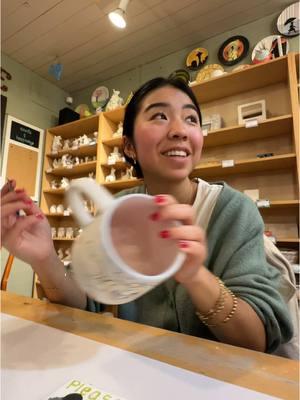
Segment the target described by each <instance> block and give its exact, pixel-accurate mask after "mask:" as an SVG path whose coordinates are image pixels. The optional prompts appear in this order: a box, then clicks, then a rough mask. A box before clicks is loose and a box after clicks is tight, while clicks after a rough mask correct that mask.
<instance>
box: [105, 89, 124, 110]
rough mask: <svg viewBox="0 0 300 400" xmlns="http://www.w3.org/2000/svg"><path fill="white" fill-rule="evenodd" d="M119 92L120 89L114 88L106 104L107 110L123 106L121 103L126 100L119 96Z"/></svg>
mask: <svg viewBox="0 0 300 400" xmlns="http://www.w3.org/2000/svg"><path fill="white" fill-rule="evenodd" d="M119 94H120V91H119V90H115V89H113V94H112V96H111V98H110V99H109V102H108V103H107V105H106V108H105V111H112V110H115V109H116V108H118V107H121V105H122V104H123V103H124V100H123V99H122V97H120V96H119Z"/></svg>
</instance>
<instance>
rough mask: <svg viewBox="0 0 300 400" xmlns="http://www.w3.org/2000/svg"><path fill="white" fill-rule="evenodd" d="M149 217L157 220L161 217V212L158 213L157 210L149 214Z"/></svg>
mask: <svg viewBox="0 0 300 400" xmlns="http://www.w3.org/2000/svg"><path fill="white" fill-rule="evenodd" d="M149 218H150V219H151V220H152V221H157V220H158V219H159V213H158V212H155V213H153V214H151V215H149Z"/></svg>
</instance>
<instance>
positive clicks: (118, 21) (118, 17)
mask: <svg viewBox="0 0 300 400" xmlns="http://www.w3.org/2000/svg"><path fill="white" fill-rule="evenodd" d="M129 1H130V0H121V1H120V4H119V7H118V8H117V9H116V10H115V11H112V12H110V13H109V14H108V18H109V19H110V21H111V22H112V23H113V24H114V25H115V26H116V27H117V28H121V29H124V28H125V27H126V19H125V14H126V9H127V6H128V3H129Z"/></svg>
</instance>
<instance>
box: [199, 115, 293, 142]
mask: <svg viewBox="0 0 300 400" xmlns="http://www.w3.org/2000/svg"><path fill="white" fill-rule="evenodd" d="M292 128H293V118H292V115H291V114H288V115H282V116H280V117H274V118H269V119H267V120H266V121H264V122H261V123H259V124H258V126H257V127H254V128H246V127H245V126H241V125H237V126H232V127H228V128H222V129H218V130H215V131H211V132H208V135H207V136H204V149H205V148H207V147H214V146H221V145H226V144H234V143H240V142H246V141H248V140H254V139H262V138H265V137H270V136H276V135H286V134H289V133H291V132H292Z"/></svg>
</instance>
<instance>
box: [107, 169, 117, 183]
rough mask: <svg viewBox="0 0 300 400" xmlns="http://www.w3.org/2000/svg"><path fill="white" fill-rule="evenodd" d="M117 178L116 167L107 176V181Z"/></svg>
mask: <svg viewBox="0 0 300 400" xmlns="http://www.w3.org/2000/svg"><path fill="white" fill-rule="evenodd" d="M115 180H116V170H115V168H114V167H112V168H111V170H110V174H109V175H107V176H106V177H105V182H114V181H115Z"/></svg>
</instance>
